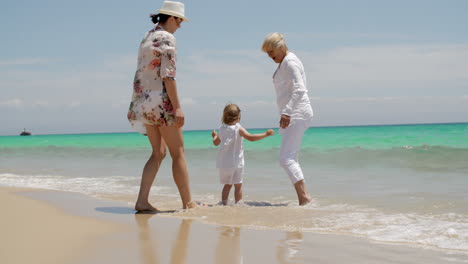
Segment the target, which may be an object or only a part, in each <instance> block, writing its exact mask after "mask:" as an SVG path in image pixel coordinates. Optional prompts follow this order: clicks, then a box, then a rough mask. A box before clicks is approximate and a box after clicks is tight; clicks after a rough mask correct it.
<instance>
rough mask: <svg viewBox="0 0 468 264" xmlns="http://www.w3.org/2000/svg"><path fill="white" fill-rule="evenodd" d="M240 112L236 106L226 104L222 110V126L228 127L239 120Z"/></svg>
mask: <svg viewBox="0 0 468 264" xmlns="http://www.w3.org/2000/svg"><path fill="white" fill-rule="evenodd" d="M240 113H241V110H240V108H239V106H237V105H236V104H227V105H226V106H225V107H224V110H223V118H222V120H221V121H223V123H224V124H226V125H229V124H232V122H234V121H237V120H239V119H240Z"/></svg>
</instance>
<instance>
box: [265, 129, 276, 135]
mask: <svg viewBox="0 0 468 264" xmlns="http://www.w3.org/2000/svg"><path fill="white" fill-rule="evenodd" d="M274 134H275V131H274V130H273V129H268V130H267V131H266V135H267V136H273V135H274Z"/></svg>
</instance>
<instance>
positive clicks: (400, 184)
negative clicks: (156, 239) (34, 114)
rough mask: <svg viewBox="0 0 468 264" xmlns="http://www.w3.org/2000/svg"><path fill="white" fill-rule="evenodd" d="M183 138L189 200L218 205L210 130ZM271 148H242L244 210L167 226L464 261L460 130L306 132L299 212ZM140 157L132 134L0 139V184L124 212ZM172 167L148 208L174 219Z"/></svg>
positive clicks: (275, 144) (467, 238)
mask: <svg viewBox="0 0 468 264" xmlns="http://www.w3.org/2000/svg"><path fill="white" fill-rule="evenodd" d="M249 131H250V132H251V133H259V132H263V131H264V129H249ZM184 140H185V147H186V158H187V163H188V167H189V174H190V181H191V187H192V193H193V195H194V197H195V199H197V200H200V201H203V202H205V203H208V204H216V203H217V202H218V201H219V198H220V191H221V185H220V184H218V176H217V171H216V169H215V157H216V151H217V148H216V147H215V146H213V145H212V143H211V131H185V132H184ZM280 142H281V136H280V135H275V136H273V137H269V138H266V139H264V140H261V141H258V142H245V156H246V170H245V184H244V186H245V189H244V200H245V201H246V205H245V206H241V207H239V206H228V207H220V206H214V207H212V210H208V213H207V210H204V212H203V215H198V213H197V212H189V213H174V216H176V217H187V214H189V215H190V217H195V218H200V219H202V220H203V221H206V222H212V223H220V224H227V225H238V226H244V227H252V228H274V229H281V230H298V229H300V230H302V231H305V232H307V231H310V232H323V233H339V234H348V235H353V236H361V237H367V238H369V239H371V240H375V241H380V242H390V243H405V244H407V245H414V246H424V247H430V248H437V249H442V250H449V251H451V250H456V251H460V252H468V123H457V124H425V125H385V126H354V127H351V126H350V127H312V128H310V129H309V130H308V131H307V132H306V134H305V136H304V140H303V144H302V151H301V154H300V162H301V166H302V167H303V170H304V172H305V175H306V176H305V177H306V184H307V187H308V189H309V191H310V193H311V195H312V196H313V198H314V202H313V203H312V204H311V205H309V206H305V207H299V206H297V201H296V197H295V192H294V191H293V187H292V186H291V184H290V182H289V179H288V177H287V176H286V174H285V173H284V172H283V171H282V169H281V168H280V167H279V165H278V164H277V156H278V150H279V145H280ZM149 154H150V148H149V144H148V142H147V138H146V137H145V136H142V135H139V134H137V133H108V134H67V135H33V136H29V137H20V136H1V137H0V185H2V186H17V187H32V188H45V189H52V190H60V191H71V192H80V193H84V194H87V195H91V196H95V197H100V198H106V199H109V198H111V199H118V200H123V201H125V202H128V204H129V205H130V206H131V205H132V203H133V201H134V199H135V197H136V194H137V192H138V186H139V180H140V173H141V170H142V168H143V165H144V164H145V162H146V160H147V158H148V157H149ZM170 163H171V159H170V157H169V156H168V157H167V158H166V159H165V161H164V162H163V165H162V168H161V170H160V173H159V174H158V176H157V178H156V182H155V184H154V187H153V191H152V196H151V197H152V198H151V200H152V202H153V203H155V205H157V206H158V207H161V208H172V209H176V208H178V207H179V206H180V202H179V200H178V199H179V196H178V193H177V189H176V187H175V185H174V183H173V180H172V175H171V166H170ZM231 199H232V198H231ZM467 254H468V253H467Z"/></svg>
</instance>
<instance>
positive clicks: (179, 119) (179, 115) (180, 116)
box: [174, 108, 185, 127]
mask: <svg viewBox="0 0 468 264" xmlns="http://www.w3.org/2000/svg"><path fill="white" fill-rule="evenodd" d="M174 118H175V121H176V126H177V127H183V126H184V123H185V115H184V112H182V109H181V108H177V109H176V110H175V112H174Z"/></svg>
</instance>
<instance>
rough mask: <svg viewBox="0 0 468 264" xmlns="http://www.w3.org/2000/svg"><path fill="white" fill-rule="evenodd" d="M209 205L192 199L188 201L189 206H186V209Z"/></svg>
mask: <svg viewBox="0 0 468 264" xmlns="http://www.w3.org/2000/svg"><path fill="white" fill-rule="evenodd" d="M207 206H208V205H206V204H204V203H202V202H198V201H190V202H188V203H187V206H185V208H184V209H193V208H199V207H207Z"/></svg>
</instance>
